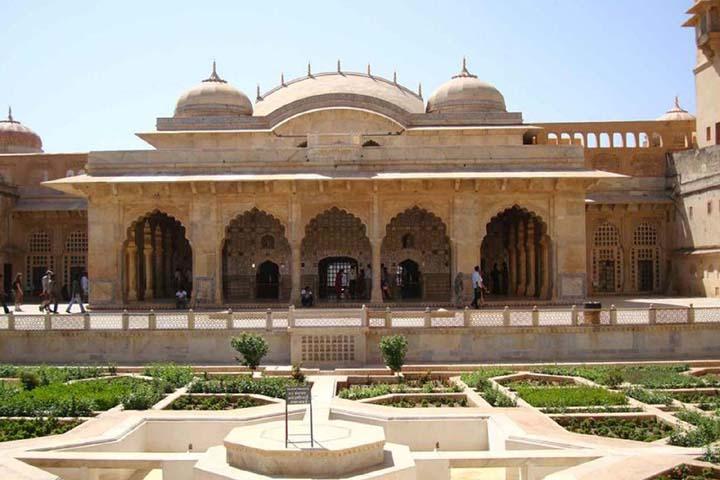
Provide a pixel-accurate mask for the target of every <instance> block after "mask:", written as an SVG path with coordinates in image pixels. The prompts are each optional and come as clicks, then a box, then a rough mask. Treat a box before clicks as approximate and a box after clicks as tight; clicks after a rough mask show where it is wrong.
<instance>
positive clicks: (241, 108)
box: [175, 62, 253, 117]
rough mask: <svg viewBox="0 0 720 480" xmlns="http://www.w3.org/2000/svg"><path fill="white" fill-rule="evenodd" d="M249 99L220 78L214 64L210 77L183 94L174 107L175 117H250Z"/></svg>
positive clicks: (250, 105)
mask: <svg viewBox="0 0 720 480" xmlns="http://www.w3.org/2000/svg"><path fill="white" fill-rule="evenodd" d="M252 113H253V107H252V103H250V99H249V98H248V97H247V95H245V94H244V93H242V92H241V91H240V90H238V89H237V88H235V87H233V86H232V85H230V84H229V83H227V82H226V81H225V80H223V79H222V78H220V76H219V75H218V74H217V71H216V70H215V62H213V69H212V73H211V74H210V77H208V78H206V79H205V80H203V81H202V82H201V83H200V84H199V85H197V86H195V87H193V88H191V89H190V90H188V91H187V92H185V93H183V94H182V95H181V96H180V98H179V99H178V101H177V106H176V107H175V116H176V117H215V116H237V115H252Z"/></svg>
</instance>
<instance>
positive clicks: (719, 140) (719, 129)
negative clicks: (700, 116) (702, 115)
mask: <svg viewBox="0 0 720 480" xmlns="http://www.w3.org/2000/svg"><path fill="white" fill-rule="evenodd" d="M715 145H720V122H718V123H716V124H715Z"/></svg>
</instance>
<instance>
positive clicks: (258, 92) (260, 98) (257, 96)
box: [255, 83, 263, 102]
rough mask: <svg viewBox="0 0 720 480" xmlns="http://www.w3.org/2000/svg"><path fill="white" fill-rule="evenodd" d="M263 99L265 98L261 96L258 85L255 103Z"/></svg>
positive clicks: (258, 85)
mask: <svg viewBox="0 0 720 480" xmlns="http://www.w3.org/2000/svg"><path fill="white" fill-rule="evenodd" d="M262 99H263V98H262V97H261V96H260V84H259V83H258V84H257V91H256V93H255V101H256V102H259V101H260V100H262Z"/></svg>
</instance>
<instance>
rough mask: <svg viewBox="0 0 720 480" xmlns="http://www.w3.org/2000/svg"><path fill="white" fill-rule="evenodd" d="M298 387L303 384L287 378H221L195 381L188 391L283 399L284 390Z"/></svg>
mask: <svg viewBox="0 0 720 480" xmlns="http://www.w3.org/2000/svg"><path fill="white" fill-rule="evenodd" d="M298 385H303V382H298V381H297V380H294V379H292V378H287V377H262V378H252V377H249V376H237V377H222V376H221V377H219V378H213V377H209V378H208V379H205V378H198V379H195V381H193V382H192V383H191V384H190V386H189V387H188V391H189V392H190V393H254V394H257V395H265V396H266V397H274V398H285V389H286V388H287V387H294V386H298Z"/></svg>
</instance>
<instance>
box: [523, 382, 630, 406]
mask: <svg viewBox="0 0 720 480" xmlns="http://www.w3.org/2000/svg"><path fill="white" fill-rule="evenodd" d="M517 393H518V394H519V395H520V396H521V397H522V398H523V400H525V401H526V402H528V403H529V404H530V405H533V406H535V407H587V406H594V405H625V404H627V397H625V395H623V394H622V393H617V392H611V391H609V390H605V389H604V388H600V387H586V386H577V387H546V388H544V387H519V388H518V389H517Z"/></svg>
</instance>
